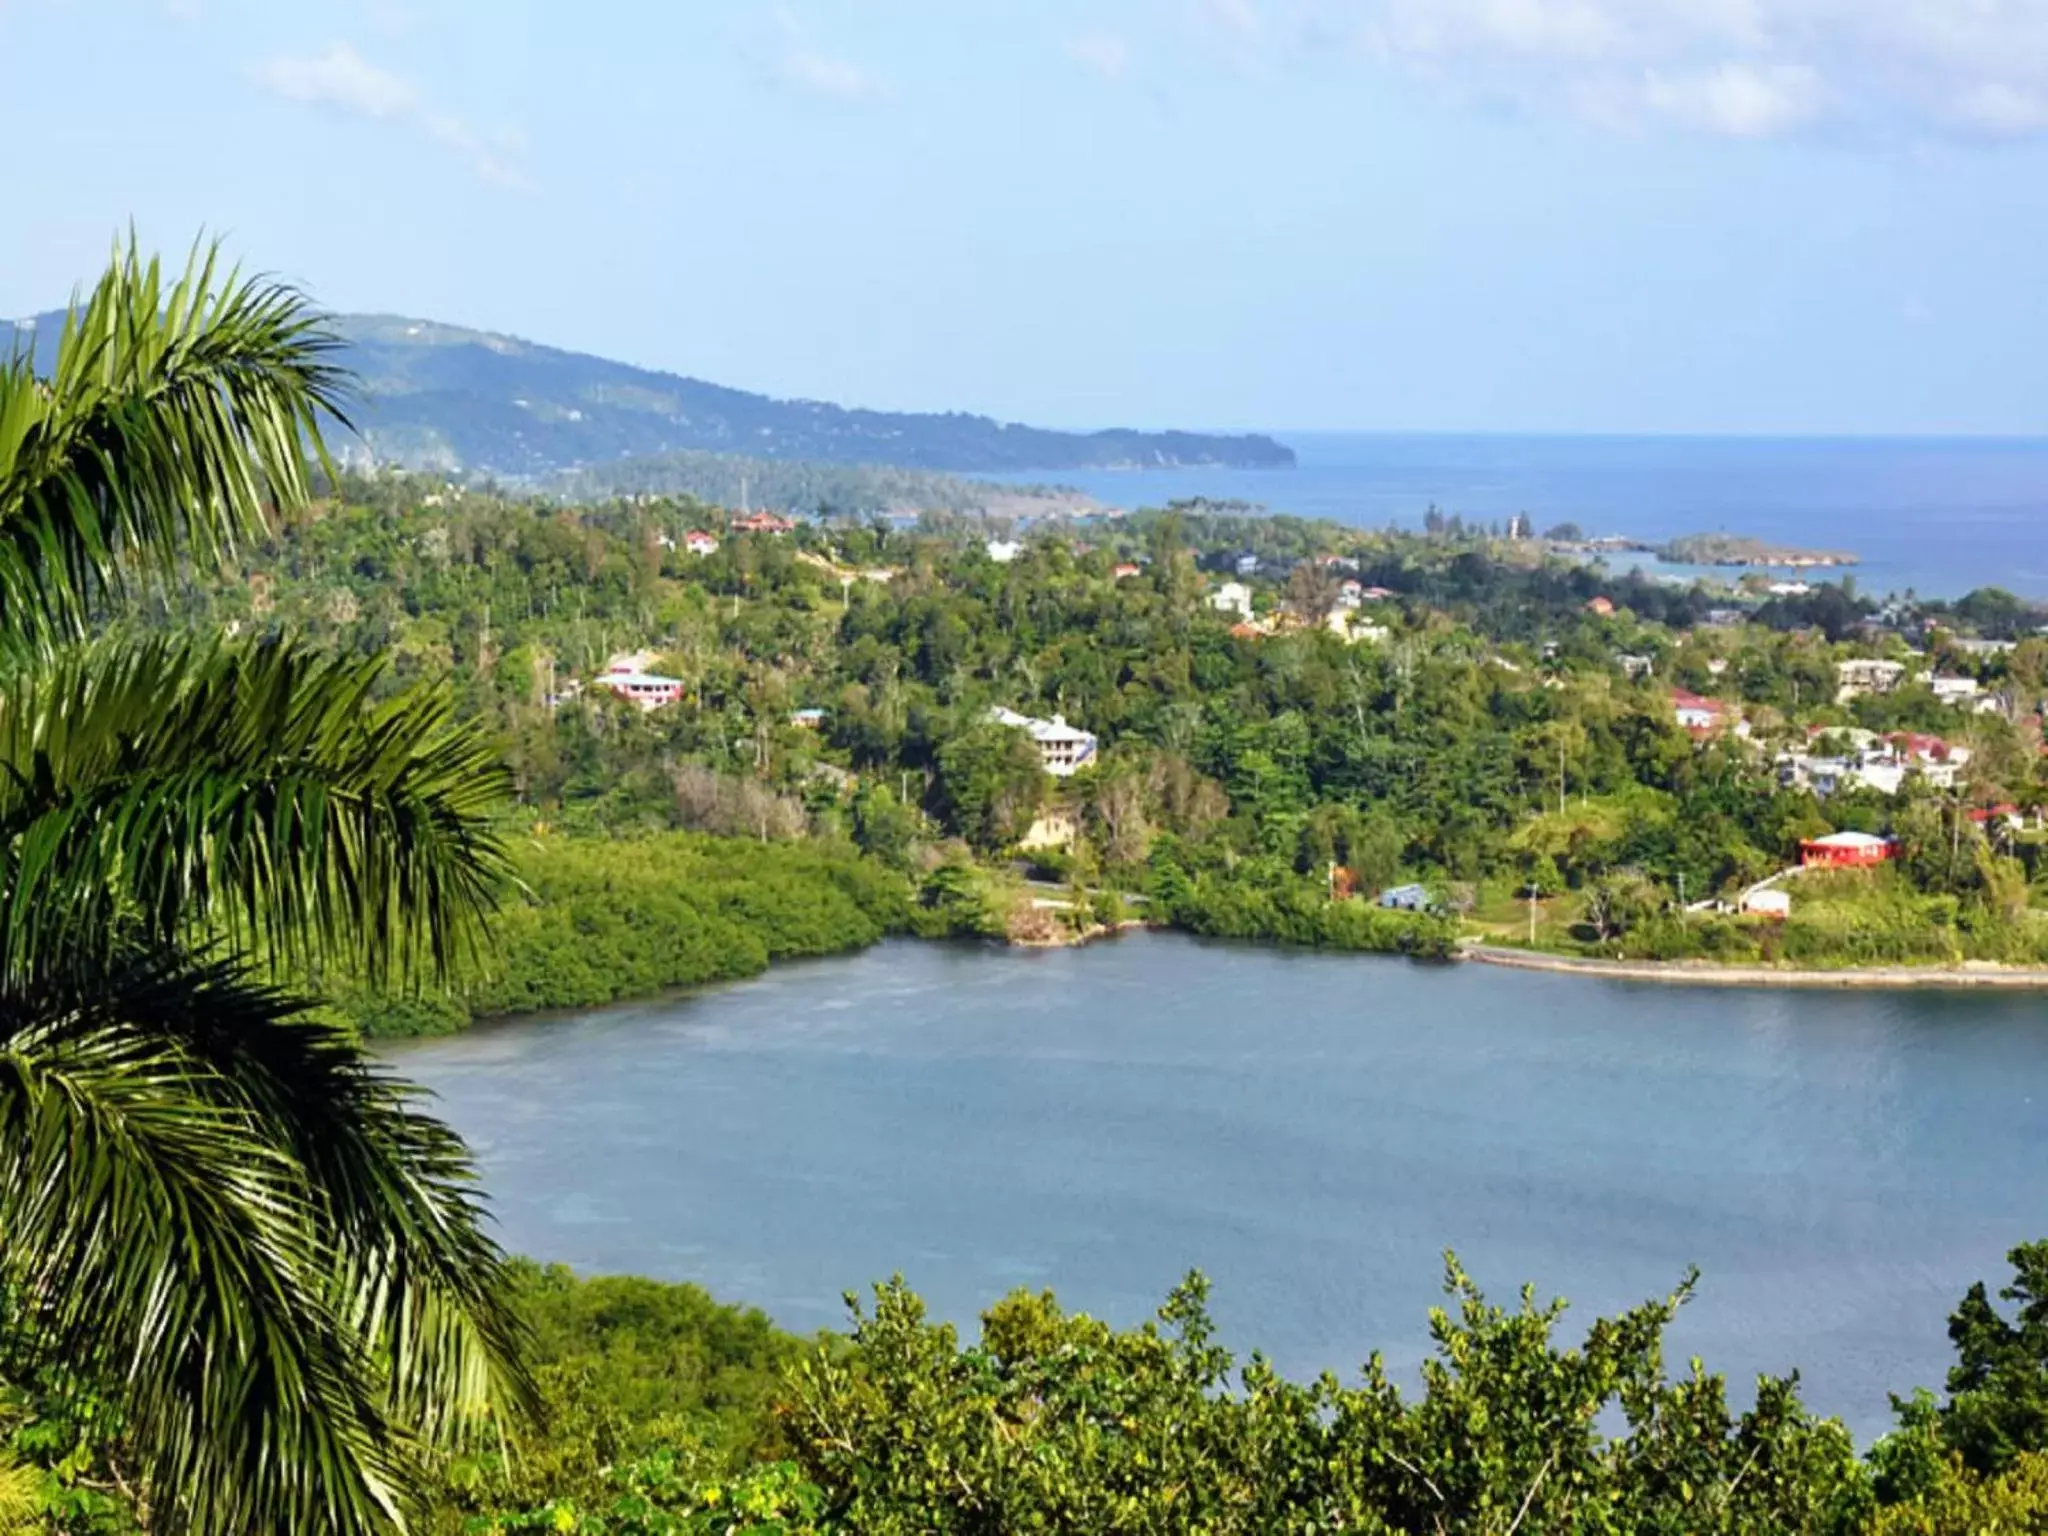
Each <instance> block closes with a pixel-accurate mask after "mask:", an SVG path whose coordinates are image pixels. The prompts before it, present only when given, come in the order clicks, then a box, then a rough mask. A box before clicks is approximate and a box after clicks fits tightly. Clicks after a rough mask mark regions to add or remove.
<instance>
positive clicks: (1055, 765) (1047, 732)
mask: <svg viewBox="0 0 2048 1536" xmlns="http://www.w3.org/2000/svg"><path fill="white" fill-rule="evenodd" d="M988 717H989V719H991V720H993V721H995V722H996V724H998V725H1007V726H1010V727H1011V728H1012V729H1014V730H1019V731H1024V732H1027V733H1028V734H1029V735H1030V737H1031V741H1032V745H1034V746H1036V747H1037V748H1038V756H1039V760H1040V761H1041V762H1043V763H1044V764H1045V771H1046V772H1047V773H1049V774H1051V775H1052V776H1053V777H1054V778H1058V779H1064V778H1068V777H1070V776H1071V775H1073V774H1076V773H1079V772H1080V771H1081V770H1082V769H1083V768H1086V767H1088V766H1089V765H1090V764H1091V763H1093V762H1094V761H1095V749H1096V745H1097V742H1096V739H1095V734H1094V733H1093V732H1092V731H1084V730H1081V729H1080V728H1078V727H1076V726H1071V725H1069V724H1067V720H1066V716H1064V715H1054V716H1053V717H1052V718H1051V719H1050V720H1040V719H1037V718H1036V717H1034V716H1032V715H1020V714H1018V713H1017V711H1016V710H1014V709H1005V708H1004V707H1003V706H1002V705H1000V704H998V705H997V706H996V707H995V708H994V709H992V710H990V711H989V712H988Z"/></svg>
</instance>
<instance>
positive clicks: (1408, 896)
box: [1380, 885, 1436, 912]
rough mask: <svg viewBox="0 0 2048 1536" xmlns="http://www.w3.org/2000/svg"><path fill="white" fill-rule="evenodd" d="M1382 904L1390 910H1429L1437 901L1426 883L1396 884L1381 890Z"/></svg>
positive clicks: (1431, 909) (1433, 907)
mask: <svg viewBox="0 0 2048 1536" xmlns="http://www.w3.org/2000/svg"><path fill="white" fill-rule="evenodd" d="M1380 905H1381V906H1382V907H1384V908H1386V909H1387V910H1388V911H1389V912H1429V911H1433V910H1435V907H1436V903H1435V901H1433V900H1432V899H1431V897H1430V894H1429V887H1428V886H1426V885H1396V886H1393V887H1390V888H1389V889H1387V890H1384V891H1381V892H1380Z"/></svg>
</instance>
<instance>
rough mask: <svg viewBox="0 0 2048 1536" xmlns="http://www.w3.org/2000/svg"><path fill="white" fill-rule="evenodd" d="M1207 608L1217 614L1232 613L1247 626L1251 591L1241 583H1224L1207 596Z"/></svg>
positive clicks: (1249, 615) (1249, 617) (1250, 606)
mask: <svg viewBox="0 0 2048 1536" xmlns="http://www.w3.org/2000/svg"><path fill="white" fill-rule="evenodd" d="M1209 606H1210V607H1211V608H1214V609H1215V610H1216V611H1217V612H1218V613H1234V614H1236V615H1237V616H1238V617H1239V618H1241V619H1243V620H1244V621H1245V623H1247V624H1249V623H1250V622H1251V620H1252V589H1251V588H1250V587H1248V586H1246V585H1245V584H1244V583H1243V582H1241V581H1226V582H1224V583H1223V585H1222V586H1220V587H1218V588H1217V589H1216V590H1215V591H1214V592H1211V593H1210V594H1209Z"/></svg>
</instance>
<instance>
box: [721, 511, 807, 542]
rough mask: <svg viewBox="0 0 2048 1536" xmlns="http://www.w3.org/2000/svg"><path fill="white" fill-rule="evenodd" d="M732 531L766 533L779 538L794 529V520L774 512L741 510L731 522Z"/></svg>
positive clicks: (792, 531)
mask: <svg viewBox="0 0 2048 1536" xmlns="http://www.w3.org/2000/svg"><path fill="white" fill-rule="evenodd" d="M730 526H731V528H732V531H733V532H734V533H766V534H772V535H773V536H774V537H776V538H778V539H779V538H781V537H782V536H783V535H784V534H786V533H794V532H795V531H796V522H795V520H794V519H792V518H787V517H783V516H781V515H780V514H778V513H774V512H743V513H741V514H740V515H739V516H738V517H736V518H734V519H733V520H732V523H731V525H730Z"/></svg>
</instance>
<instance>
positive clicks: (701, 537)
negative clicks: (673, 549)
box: [683, 528, 718, 555]
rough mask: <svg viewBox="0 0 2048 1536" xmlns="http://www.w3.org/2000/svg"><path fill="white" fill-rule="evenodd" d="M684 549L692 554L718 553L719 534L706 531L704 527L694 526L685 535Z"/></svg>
mask: <svg viewBox="0 0 2048 1536" xmlns="http://www.w3.org/2000/svg"><path fill="white" fill-rule="evenodd" d="M683 549H684V551H685V552H687V553H689V554H692V555H715V554H717V553H718V535H717V534H715V533H706V532H705V531H704V530H703V529H702V528H692V529H691V530H690V531H689V532H688V533H686V534H684V535H683Z"/></svg>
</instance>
